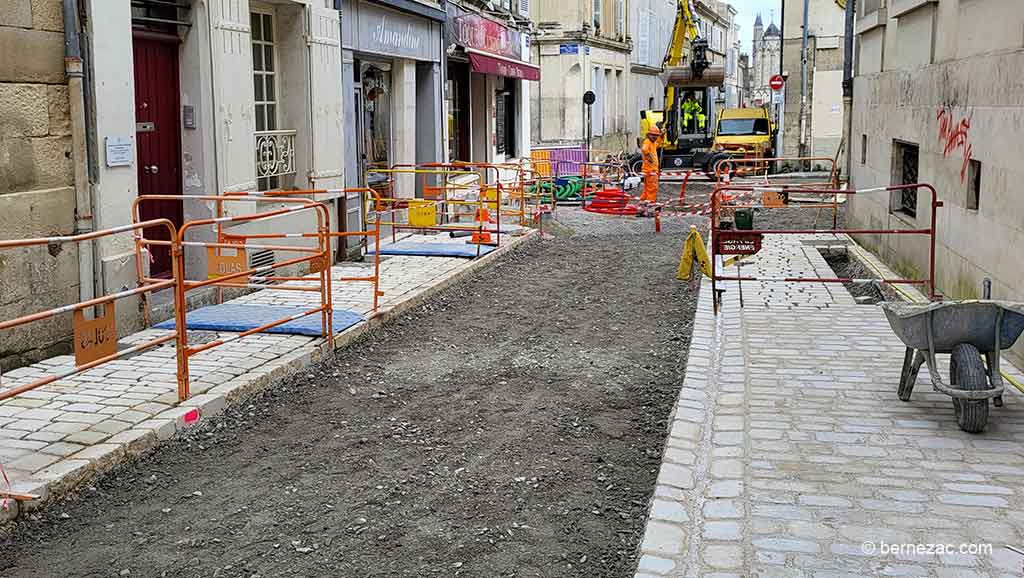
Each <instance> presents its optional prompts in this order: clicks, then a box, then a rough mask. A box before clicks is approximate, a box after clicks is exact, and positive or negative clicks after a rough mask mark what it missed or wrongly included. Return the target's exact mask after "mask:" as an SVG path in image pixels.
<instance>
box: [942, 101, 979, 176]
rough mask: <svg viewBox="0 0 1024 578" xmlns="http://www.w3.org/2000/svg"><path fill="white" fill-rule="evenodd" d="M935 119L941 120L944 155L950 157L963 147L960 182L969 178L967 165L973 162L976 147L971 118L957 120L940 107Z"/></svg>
mask: <svg viewBox="0 0 1024 578" xmlns="http://www.w3.org/2000/svg"><path fill="white" fill-rule="evenodd" d="M935 120H937V121H938V122H939V142H940V143H943V148H942V156H944V157H948V156H949V155H950V153H952V152H954V151H956V150H957V149H963V159H964V162H963V164H962V165H961V166H960V182H961V183H962V182H964V179H965V178H967V167H969V166H970V164H971V162H970V161H971V152H972V151H973V150H974V148H973V147H972V146H971V142H970V134H969V133H970V131H971V119H970V118H963V119H960V122H956V119H955V117H954V116H953V113H952V112H950V111H948V110H946V109H945V108H942V107H939V109H938V110H937V111H936V112H935Z"/></svg>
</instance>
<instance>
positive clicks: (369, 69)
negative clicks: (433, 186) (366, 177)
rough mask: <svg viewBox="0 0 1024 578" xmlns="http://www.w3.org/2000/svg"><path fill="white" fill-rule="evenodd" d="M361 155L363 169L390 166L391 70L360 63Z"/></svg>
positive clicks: (383, 65) (386, 66) (377, 65)
mask: <svg viewBox="0 0 1024 578" xmlns="http://www.w3.org/2000/svg"><path fill="white" fill-rule="evenodd" d="M362 69H363V70H362V83H361V84H362V88H363V111H362V114H363V135H362V138H363V154H364V155H366V164H367V168H382V167H389V166H391V69H390V66H388V65H386V64H383V63H376V62H374V63H363V64H362Z"/></svg>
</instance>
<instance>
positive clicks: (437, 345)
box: [0, 186, 695, 578]
mask: <svg viewBox="0 0 1024 578" xmlns="http://www.w3.org/2000/svg"><path fill="white" fill-rule="evenodd" d="M677 189H678V187H677V186H674V187H666V188H665V190H666V191H667V193H666V194H677V192H678V190H677ZM560 212H561V214H560V216H559V218H560V219H561V220H562V221H563V222H564V223H565V226H563V227H560V228H558V230H559V231H560V234H559V235H557V236H555V237H549V238H546V239H544V240H541V241H538V242H535V243H532V244H530V245H528V246H526V247H524V248H522V249H520V250H519V251H518V252H515V253H513V254H511V255H509V256H507V257H505V258H504V259H503V260H501V261H500V262H498V263H497V264H496V265H493V266H491V267H489V268H487V269H485V270H483V271H482V272H481V273H479V274H478V275H476V276H475V277H474V278H472V279H470V280H468V281H467V282H465V283H462V284H460V285H458V286H457V287H454V288H452V289H450V290H448V291H447V292H445V293H442V294H439V295H438V296H436V297H435V298H433V299H432V300H431V301H429V302H428V303H427V304H425V305H424V306H422V307H421V308H420V309H419V310H418V311H416V312H415V313H413V314H410V315H407V316H405V317H403V318H401V319H400V320H398V321H396V322H394V323H392V324H391V325H389V326H387V327H385V328H384V329H382V330H380V331H378V332H376V333H374V334H372V335H370V336H368V337H367V338H366V339H364V340H362V341H360V342H359V343H356V344H354V345H353V346H350V347H348V348H346V349H343V350H341V351H339V352H338V353H337V356H336V358H335V359H333V360H330V361H328V362H326V363H323V364H321V365H319V366H317V367H315V368H312V369H311V370H308V371H306V372H303V373H301V374H299V375H296V376H294V377H293V378H291V379H288V380H287V381H286V382H284V383H280V384H277V385H276V386H274V387H272V388H271V389H270V390H269V391H267V392H265V393H264V394H263V395H260V396H258V397H256V398H253V399H250V400H247V401H246V402H244V403H242V404H238V405H236V406H233V407H232V408H231V409H230V410H229V411H228V412H227V413H226V414H224V415H223V416H221V417H217V418H213V419H210V420H208V422H207V423H206V424H205V425H204V426H203V427H201V428H199V429H198V430H196V431H194V432H193V433H192V434H191V435H190V436H189V437H188V438H186V439H176V440H174V441H171V442H169V443H167V444H165V445H163V446H161V447H160V448H158V449H157V450H156V451H154V452H152V453H151V454H149V455H146V456H144V457H143V458H141V459H140V460H138V461H136V462H134V463H130V464H127V465H124V466H122V467H120V468H119V469H117V470H115V471H114V472H112V473H111V474H110V475H108V476H106V477H104V478H102V479H100V480H96V481H95V482H93V485H91V486H90V487H87V488H83V490H82V491H81V493H80V494H78V495H77V496H74V497H72V498H70V499H68V500H66V501H63V502H60V503H56V504H53V505H51V506H50V507H49V508H47V509H46V510H45V511H44V512H42V513H40V514H36V515H33V516H30V517H29V518H27V519H25V521H22V522H19V524H18V525H16V526H10V527H8V528H5V529H3V530H2V535H0V575H2V576H5V577H10V578H15V577H17V578H26V577H47V578H49V577H57V576H59V577H77V576H89V577H93V576H96V577H101V576H103V577H106V576H132V577H139V576H145V577H150V576H159V577H193V576H195V577H198V576H203V577H224V578H231V577H248V578H251V577H254V576H263V577H268V576H301V577H314V576H331V577H335V576H338V577H340V576H345V577H381V578H383V577H389V578H390V577H424V576H466V577H474V578H482V577H491V576H494V577H504V576H516V577H534V576H537V577H540V576H543V577H552V578H554V577H559V578H562V577H567V576H579V577H587V578H599V577H615V578H627V577H630V576H632V574H633V572H634V570H635V567H636V558H635V556H636V551H637V545H638V542H639V540H640V539H641V533H642V531H643V527H644V526H643V524H644V519H645V516H646V512H647V506H648V500H649V499H650V496H651V492H652V489H653V486H654V481H655V476H656V473H657V468H658V466H659V462H660V456H661V452H662V443H663V440H664V437H665V427H666V423H665V422H666V419H667V417H668V415H669V411H670V408H671V405H672V403H673V400H674V399H675V397H676V395H677V392H678V390H679V387H680V384H681V383H682V380H683V370H684V367H685V363H686V351H687V348H688V342H689V336H690V332H691V326H690V325H691V322H692V317H693V309H694V299H695V287H694V286H693V285H691V284H688V283H680V282H677V281H675V279H674V278H675V271H676V266H677V264H678V259H679V249H680V246H681V241H682V235H681V234H680V233H681V232H683V231H685V230H687V229H688V228H689V224H688V223H685V222H684V221H683V220H682V219H676V220H675V221H673V222H672V223H670V224H668V225H667V228H666V232H665V233H663V234H662V235H657V236H656V235H654V233H653V226H652V223H651V221H650V220H649V219H647V220H642V219H620V218H615V217H603V216H600V217H599V216H594V215H589V214H581V212H580V211H578V210H562V209H560Z"/></svg>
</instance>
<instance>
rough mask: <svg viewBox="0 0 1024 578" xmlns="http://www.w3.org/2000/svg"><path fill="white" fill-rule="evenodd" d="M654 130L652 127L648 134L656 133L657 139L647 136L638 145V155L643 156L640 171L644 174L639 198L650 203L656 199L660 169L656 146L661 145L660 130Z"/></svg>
mask: <svg viewBox="0 0 1024 578" xmlns="http://www.w3.org/2000/svg"><path fill="white" fill-rule="evenodd" d="M656 130H657V129H652V130H651V132H650V133H648V134H656V135H658V140H655V141H652V140H651V139H649V138H645V139H644V144H643V145H641V146H640V155H641V157H642V158H643V165H642V166H641V167H640V171H641V172H642V173H643V175H644V192H643V193H642V194H641V195H640V200H641V201H647V202H650V203H653V202H655V201H657V200H658V172H659V170H660V167H659V165H660V163H659V162H658V147H660V146H661V142H662V140H661V139H662V136H661V131H657V132H655V131H656Z"/></svg>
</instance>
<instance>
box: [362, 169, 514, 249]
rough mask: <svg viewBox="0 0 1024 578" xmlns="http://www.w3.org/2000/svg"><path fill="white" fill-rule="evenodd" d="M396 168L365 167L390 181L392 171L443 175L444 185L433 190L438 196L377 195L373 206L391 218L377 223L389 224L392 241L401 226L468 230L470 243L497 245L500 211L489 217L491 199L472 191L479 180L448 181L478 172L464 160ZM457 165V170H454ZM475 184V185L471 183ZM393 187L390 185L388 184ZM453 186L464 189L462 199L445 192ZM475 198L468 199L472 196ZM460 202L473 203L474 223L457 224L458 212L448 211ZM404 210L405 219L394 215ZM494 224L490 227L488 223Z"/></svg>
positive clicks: (394, 174) (422, 228)
mask: <svg viewBox="0 0 1024 578" xmlns="http://www.w3.org/2000/svg"><path fill="white" fill-rule="evenodd" d="M396 167H397V168H392V169H374V170H371V171H368V173H377V174H385V175H388V179H389V182H390V183H393V182H394V179H395V176H396V175H403V174H407V175H434V176H435V177H444V179H445V181H444V183H445V184H444V186H442V187H439V188H438V189H437V192H438V193H439V196H438V197H437V198H433V199H417V198H394V197H378V198H377V199H376V201H375V207H374V208H375V210H376V211H378V212H390V213H391V215H392V220H391V221H381V222H380V224H381V225H383V226H388V227H390V228H391V237H392V241H395V240H397V233H398V231H400V230H402V229H406V230H420V231H444V232H458V231H462V232H470V233H471V235H472V240H471V242H472V243H476V244H477V245H480V244H484V245H495V246H497V245H499V244H500V243H501V211H495V215H494V218H493V219H492V217H491V214H490V211H489V210H488V205H490V204H492V201H490V200H489V199H487V198H486V196H487V195H486V192H478V193H474V191H476V190H478V188H479V185H478V183H479V181H477V182H476V183H467V184H457V183H451V182H450V178H451V177H452V176H459V175H465V176H472V175H476V176H478V177H479V175H478V174H477V173H476V172H474V171H472V170H466V167H467V165H465V164H461V163H460V164H458V165H453V164H450V163H449V164H444V163H424V164H421V165H396ZM456 168H458V170H456ZM474 185H476V186H474ZM391 188H392V190H393V185H391ZM454 190H467V191H468V192H467V194H466V195H465V197H466V198H465V199H453V198H451V197H450V195H449V193H450V192H451V191H454ZM474 194H475V196H476V197H477V199H475V200H473V199H470V197H472V196H474ZM460 206H469V207H475V209H476V210H475V212H474V215H473V217H474V220H475V222H476V224H475V225H472V226H471V225H469V224H468V223H467V224H466V225H465V226H460V224H459V222H458V221H457V220H454V219H457V218H458V215H452V214H451V213H450V211H451V209H452V208H457V207H460ZM402 210H408V218H407V221H406V222H399V221H397V220H395V219H397V218H398V217H397V214H398V211H402ZM492 224H493V225H494V227H493V228H492V227H490V225H492ZM491 233H495V235H496V237H497V239H496V240H492V239H491ZM477 256H479V247H477Z"/></svg>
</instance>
